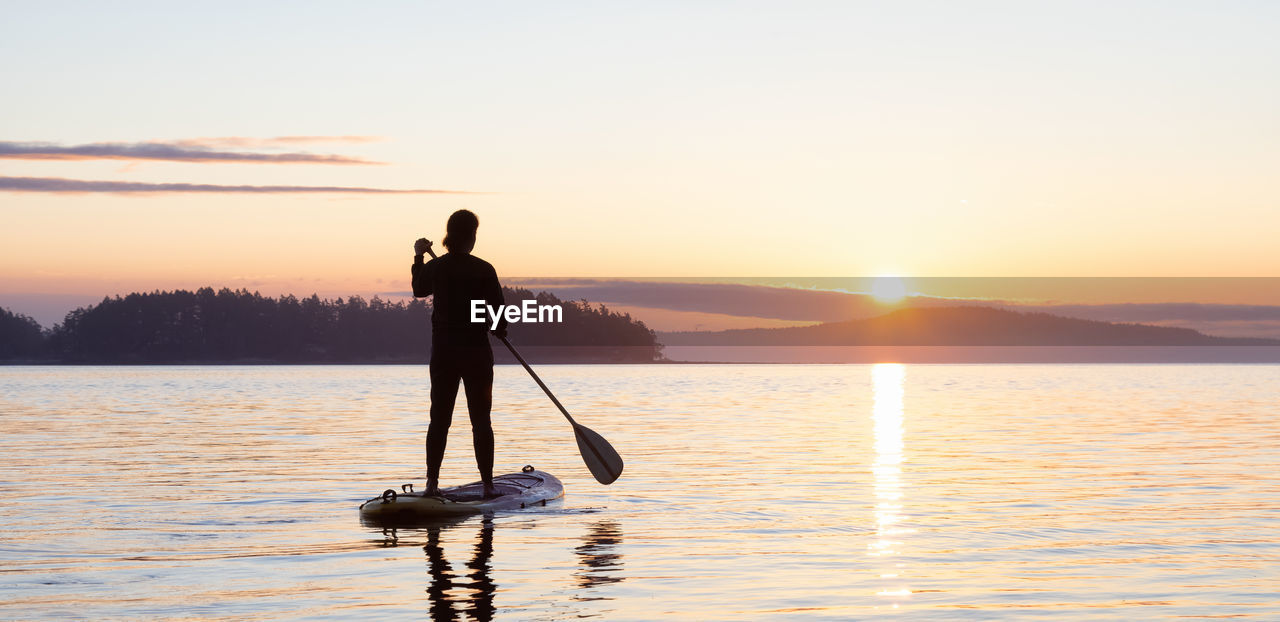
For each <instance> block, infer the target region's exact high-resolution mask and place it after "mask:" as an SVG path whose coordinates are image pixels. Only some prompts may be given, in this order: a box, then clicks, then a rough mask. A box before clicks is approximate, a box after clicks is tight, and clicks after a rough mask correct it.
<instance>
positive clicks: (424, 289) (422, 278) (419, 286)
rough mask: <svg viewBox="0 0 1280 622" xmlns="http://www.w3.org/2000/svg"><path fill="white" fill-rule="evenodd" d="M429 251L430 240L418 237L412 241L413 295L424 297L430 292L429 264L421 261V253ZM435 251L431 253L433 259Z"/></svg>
mask: <svg viewBox="0 0 1280 622" xmlns="http://www.w3.org/2000/svg"><path fill="white" fill-rule="evenodd" d="M423 253H431V240H428V239H426V238H419V239H418V241H417V242H414V243H413V267H412V268H411V271H412V273H413V297H414V298H426V297H427V296H430V295H431V294H432V291H431V265H430V264H429V263H423V262H422V254H423ZM435 256H436V254H435V253H431V258H432V259H434V258H435Z"/></svg>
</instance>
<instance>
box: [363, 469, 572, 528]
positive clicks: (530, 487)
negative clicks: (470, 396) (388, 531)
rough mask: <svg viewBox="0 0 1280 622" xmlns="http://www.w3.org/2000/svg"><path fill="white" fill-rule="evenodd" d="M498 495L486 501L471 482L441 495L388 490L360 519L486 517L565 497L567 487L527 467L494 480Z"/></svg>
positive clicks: (481, 488) (478, 484) (372, 501)
mask: <svg viewBox="0 0 1280 622" xmlns="http://www.w3.org/2000/svg"><path fill="white" fill-rule="evenodd" d="M493 487H494V488H496V489H497V491H498V496H497V497H494V498H489V499H485V498H484V484H483V483H481V482H471V483H470V484H465V485H462V486H451V487H449V488H442V489H440V495H438V496H437V495H426V494H425V493H423V492H412V491H410V492H404V490H405V489H410V490H411V487H410V486H409V485H408V484H406V485H405V486H403V487H402V490H401V491H396V490H395V489H388V490H387V491H385V492H383V493H382V495H380V496H377V497H374V498H372V499H369V500H368V501H365V502H364V503H362V504H360V518H361V519H364V520H367V521H372V522H375V523H385V522H403V521H413V520H430V519H433V518H447V517H451V516H466V515H469V514H482V513H484V512H491V511H498V510H515V509H520V508H526V507H529V506H533V505H545V504H546V502H547V501H551V500H552V499H559V498H560V497H563V496H564V486H563V485H562V484H561V483H560V480H558V479H556V477H555V476H553V475H551V474H550V473H546V472H543V471H539V470H537V469H534V468H533V467H530V466H526V467H525V468H524V470H522V471H521V472H520V473H508V474H506V475H499V476H497V477H494V478H493Z"/></svg>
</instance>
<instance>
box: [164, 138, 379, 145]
mask: <svg viewBox="0 0 1280 622" xmlns="http://www.w3.org/2000/svg"><path fill="white" fill-rule="evenodd" d="M381 140H385V139H384V138H383V137H381V136H274V137H271V138H255V137H251V136H211V137H204V138H184V139H182V140H175V141H172V144H175V145H182V146H184V147H265V148H272V147H283V146H289V145H302V144H312V143H375V142H378V141H381Z"/></svg>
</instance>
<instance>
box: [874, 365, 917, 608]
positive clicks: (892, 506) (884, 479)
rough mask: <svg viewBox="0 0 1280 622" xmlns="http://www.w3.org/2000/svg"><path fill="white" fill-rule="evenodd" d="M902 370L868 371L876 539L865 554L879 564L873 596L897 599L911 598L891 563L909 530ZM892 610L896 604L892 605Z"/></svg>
mask: <svg viewBox="0 0 1280 622" xmlns="http://www.w3.org/2000/svg"><path fill="white" fill-rule="evenodd" d="M905 378H906V367H905V366H903V365H901V364H898V363H880V364H877V365H873V366H872V367H871V380H872V385H871V386H872V391H873V400H874V401H873V406H872V422H873V425H874V447H875V462H873V463H872V465H871V474H872V477H873V490H874V493H875V498H876V509H875V517H876V535H875V539H874V540H872V542H871V544H870V545H868V547H867V548H868V551H867V554H868V555H870V556H871V557H875V558H879V559H880V560H882V563H881V564H880V579H881V580H882V581H883V583H882V589H880V590H879V591H877V592H876V595H877V596H882V597H887V598H894V599H901V598H905V597H907V596H910V595H911V590H910V589H908V588H907V587H906V586H905V585H904V584H903V583H902V581H901V577H900V574H901V570H902V564H901V563H898V562H896V560H895V559H894V558H895V557H896V556H897V555H899V554H900V553H901V548H900V547H901V546H902V540H901V537H902V536H903V535H904V534H907V533H910V532H911V530H910V529H906V528H903V527H901V526H900V524H899V523H900V522H901V521H902V505H903V490H902V451H903V425H902V424H903V392H904V390H903V381H904V379H905ZM892 606H893V607H897V606H898V603H897V602H894V603H893V604H892Z"/></svg>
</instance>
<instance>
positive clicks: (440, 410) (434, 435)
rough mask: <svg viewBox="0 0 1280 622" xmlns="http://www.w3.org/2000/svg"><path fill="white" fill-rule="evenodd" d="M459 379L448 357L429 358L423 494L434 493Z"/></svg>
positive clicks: (456, 370)
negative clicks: (425, 469) (424, 484)
mask: <svg viewBox="0 0 1280 622" xmlns="http://www.w3.org/2000/svg"><path fill="white" fill-rule="evenodd" d="M460 379H461V374H460V373H459V367H458V364H457V362H456V361H453V360H450V357H446V356H436V354H435V353H434V352H433V353H432V356H431V425H429V426H427V493H428V494H430V493H433V492H435V491H436V490H438V488H439V485H440V463H441V462H442V461H443V460H444V448H445V445H446V444H447V443H448V441H449V425H450V424H452V423H453V404H454V402H455V401H456V400H457V399H458V380H460Z"/></svg>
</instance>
